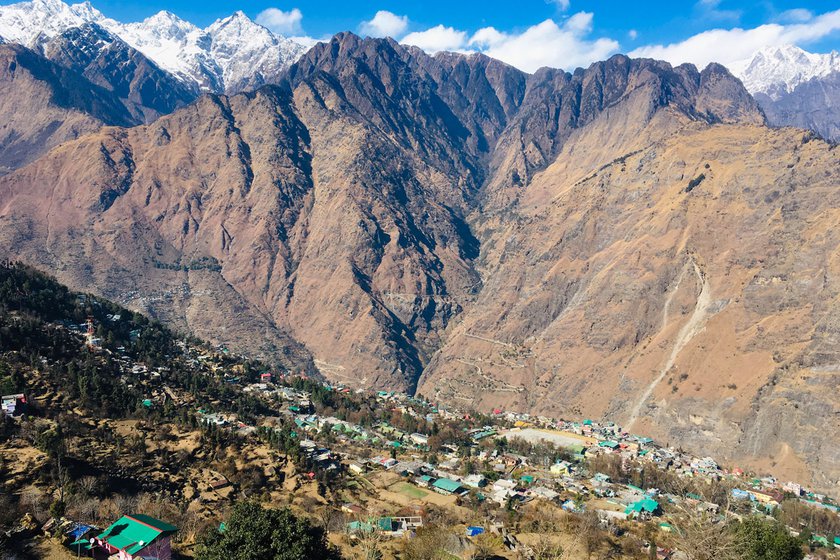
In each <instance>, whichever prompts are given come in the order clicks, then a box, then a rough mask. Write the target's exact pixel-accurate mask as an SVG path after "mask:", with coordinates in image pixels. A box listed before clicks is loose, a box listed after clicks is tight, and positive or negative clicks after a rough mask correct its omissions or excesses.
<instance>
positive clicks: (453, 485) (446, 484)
mask: <svg viewBox="0 0 840 560" xmlns="http://www.w3.org/2000/svg"><path fill="white" fill-rule="evenodd" d="M432 486H434V487H435V488H440V489H441V490H445V491H447V492H457V491H458V489H459V488H461V483H460V482H456V481H454V480H450V479H448V478H439V479H437V480H436V481H434V483H433V484H432Z"/></svg>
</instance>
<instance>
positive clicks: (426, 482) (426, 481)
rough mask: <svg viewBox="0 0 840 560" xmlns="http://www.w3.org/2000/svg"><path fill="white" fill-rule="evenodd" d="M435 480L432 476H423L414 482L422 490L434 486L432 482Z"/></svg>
mask: <svg viewBox="0 0 840 560" xmlns="http://www.w3.org/2000/svg"><path fill="white" fill-rule="evenodd" d="M434 480H435V479H434V478H432V477H431V476H429V475H427V474H424V475H423V476H419V477H417V479H416V480H415V481H414V482H415V483H416V484H417V486H420V487H422V488H428V487H429V486H431V485H432V482H434Z"/></svg>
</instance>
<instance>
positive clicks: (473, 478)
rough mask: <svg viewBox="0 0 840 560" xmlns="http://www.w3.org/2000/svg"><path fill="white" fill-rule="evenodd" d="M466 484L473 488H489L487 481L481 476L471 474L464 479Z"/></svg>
mask: <svg viewBox="0 0 840 560" xmlns="http://www.w3.org/2000/svg"><path fill="white" fill-rule="evenodd" d="M464 484H466V485H467V486H472V487H473V488H484V487H485V486H487V479H486V478H484V476H482V475H480V474H471V475H468V476H466V477H464Z"/></svg>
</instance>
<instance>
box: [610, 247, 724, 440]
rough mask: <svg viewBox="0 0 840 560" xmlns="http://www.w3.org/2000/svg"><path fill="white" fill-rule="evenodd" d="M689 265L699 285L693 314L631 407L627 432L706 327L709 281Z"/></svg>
mask: <svg viewBox="0 0 840 560" xmlns="http://www.w3.org/2000/svg"><path fill="white" fill-rule="evenodd" d="M691 265H692V267H693V268H694V274H695V275H696V276H697V280H698V281H699V282H700V283H701V288H700V294H699V295H698V296H697V303H695V304H694V312H693V313H692V314H691V317H689V319H688V321H687V322H686V323H685V325H683V327H682V328H681V329H680V332H679V333H677V338H676V340H674V345H673V346H672V347H671V353H670V354H669V355H668V360H667V361H666V362H665V364H664V365H663V366H662V368H661V369H660V370H659V375H657V376H656V378H654V380H653V381H652V382H651V383H650V384H649V385H648V386H647V388H645V390H644V392H643V393H642V394H641V396H640V397H639V399H638V400H637V401H636V404H635V405H634V406H633V409H632V411H631V413H630V416H629V418H628V419H627V423H626V426H627V429H628V430H629V429H630V428H631V427H632V426H633V424H634V423H635V422H636V420H638V418H639V415H640V414H641V412H642V407H643V406H644V405H645V403H646V402H647V400H648V399H649V398H650V397H651V395H653V392H654V390H656V387H657V386H658V385H659V384H660V383H661V382H662V380H663V379H665V376H666V375H668V372H669V371H670V370H671V368H672V367H674V363H675V362H676V361H677V356H679V355H680V352H681V351H682V349H683V348H685V346H686V345H687V344H688V343H689V342H691V339H693V338H694V337H695V336H697V334H699V333H700V332H701V331H702V330H703V328H704V327H705V326H706V319H707V318H708V316H709V306H710V304H711V302H712V297H711V290H710V289H709V280H708V279H707V278H706V277H705V275H704V274H703V273H702V272H701V271H700V267H699V266H697V263H696V262H695V261H694V258H693V257H692V258H691ZM683 276H684V275H683V274H680V277H679V281H680V282H681V281H682V278H683ZM677 289H679V282H678V283H677V285H676V286H675V287H674V291H673V292H672V293H671V295H669V296H668V300H667V301H666V302H665V311H664V312H663V317H662V320H663V328H664V326H667V323H668V308H669V307H670V305H671V300H672V299H673V297H674V294H675V293H676V291H677Z"/></svg>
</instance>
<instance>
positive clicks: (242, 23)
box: [0, 0, 305, 93]
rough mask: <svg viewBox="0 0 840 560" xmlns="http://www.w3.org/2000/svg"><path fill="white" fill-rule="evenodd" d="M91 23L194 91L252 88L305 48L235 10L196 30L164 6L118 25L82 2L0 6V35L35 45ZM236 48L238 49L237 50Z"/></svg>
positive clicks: (36, 0) (38, 0)
mask: <svg viewBox="0 0 840 560" xmlns="http://www.w3.org/2000/svg"><path fill="white" fill-rule="evenodd" d="M91 23H95V24H98V25H100V26H101V27H103V28H105V29H107V30H108V31H109V32H110V33H112V34H113V35H115V36H117V37H119V38H120V39H122V40H123V41H124V42H125V43H127V44H128V45H129V46H131V47H132V48H134V49H136V50H137V51H139V52H141V53H143V54H144V55H145V56H146V57H148V58H149V59H150V60H152V61H154V63H155V64H157V65H158V66H160V67H161V68H163V69H164V70H166V71H167V72H170V73H171V74H173V76H175V77H176V78H177V79H179V80H181V81H182V82H184V83H185V84H186V85H187V86H188V87H190V88H193V89H195V90H196V91H212V92H215V93H222V92H236V91H240V90H242V89H244V88H247V87H258V86H259V85H262V84H263V83H267V82H270V81H272V80H274V79H276V77H277V75H278V74H279V73H280V72H281V71H282V70H283V69H284V68H285V67H286V66H288V65H289V64H290V63H291V61H293V60H294V59H295V58H296V57H297V56H299V55H300V54H301V53H302V52H303V51H304V50H305V47H304V46H302V45H300V44H298V43H296V42H294V41H292V40H290V39H286V38H285V37H281V36H279V35H275V34H274V33H272V32H270V31H269V30H268V29H266V28H265V27H263V26H261V25H259V24H257V23H255V22H253V21H251V20H250V19H249V18H248V17H247V16H245V15H244V14H243V13H242V12H241V11H239V12H236V13H234V14H233V15H231V16H229V17H227V18H222V19H219V20H217V21H215V22H214V23H213V24H211V25H210V26H208V27H207V28H205V29H200V28H198V27H196V26H195V25H193V24H191V23H189V22H187V21H184V20H182V19H180V18H179V17H178V16H176V15H175V14H173V13H171V12H167V11H165V10H164V11H161V12H158V13H157V14H155V15H153V16H150V17H148V18H146V19H145V20H143V21H141V22H135V23H128V24H123V23H120V22H117V21H115V20H113V19H110V18H106V17H105V16H104V15H103V14H102V13H101V12H99V11H98V10H96V8H94V7H93V6H92V5H91V4H90V2H88V1H86V2H83V3H79V4H72V5H68V4H65V3H64V2H62V1H61V0H29V1H23V2H19V3H16V4H11V5H8V6H0V36H2V37H5V39H6V40H7V41H11V42H17V43H20V44H23V45H25V46H28V47H32V48H34V49H36V50H37V49H38V48H39V47H40V45H41V44H43V43H44V42H46V41H49V40H50V39H52V38H53V37H55V36H56V35H59V34H61V33H63V32H65V31H67V30H68V29H71V28H75V27H81V26H83V25H85V24H91ZM232 27H233V28H235V29H234V30H231V28H232ZM237 51H243V53H242V55H237ZM255 60H256V61H257V62H256V63H255V62H254V61H255Z"/></svg>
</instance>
